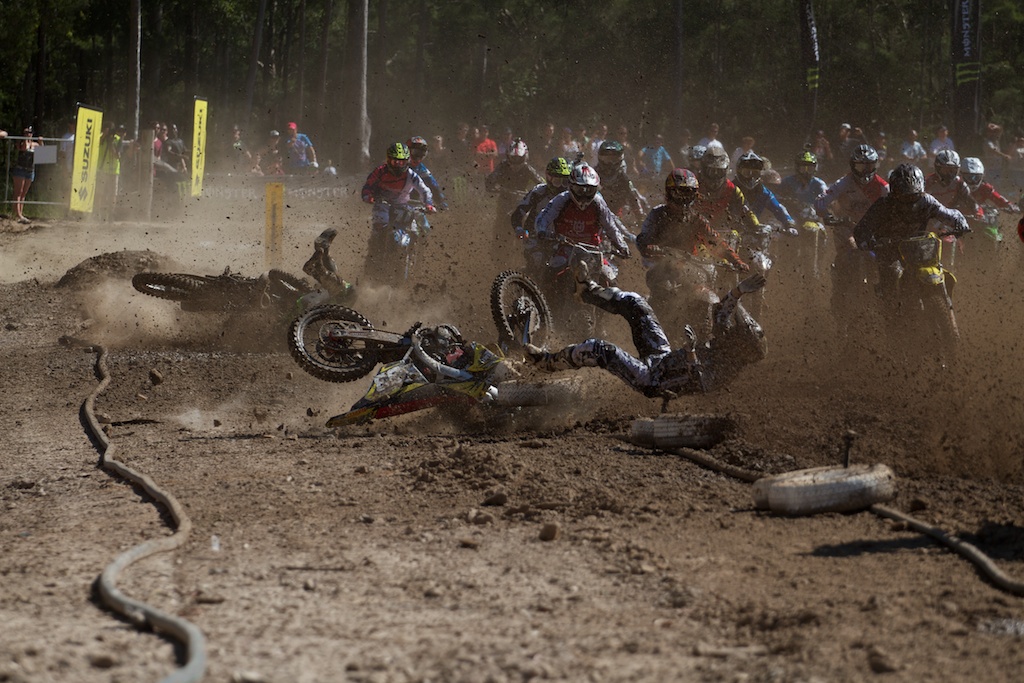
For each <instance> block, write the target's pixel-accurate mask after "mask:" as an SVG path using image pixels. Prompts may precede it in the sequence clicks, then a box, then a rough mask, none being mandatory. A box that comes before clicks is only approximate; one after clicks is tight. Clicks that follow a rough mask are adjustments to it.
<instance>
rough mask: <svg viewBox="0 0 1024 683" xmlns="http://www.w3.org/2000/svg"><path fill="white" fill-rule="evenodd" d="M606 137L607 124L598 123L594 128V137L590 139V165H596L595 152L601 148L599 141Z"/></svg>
mask: <svg viewBox="0 0 1024 683" xmlns="http://www.w3.org/2000/svg"><path fill="white" fill-rule="evenodd" d="M607 139H608V124H607V123H599V124H597V127H596V128H594V137H593V138H592V139H591V140H590V149H589V153H590V165H591V166H594V167H596V166H597V153H598V150H600V149H601V143H602V142H604V141H605V140H607Z"/></svg>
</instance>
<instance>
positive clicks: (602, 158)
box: [597, 140, 626, 168]
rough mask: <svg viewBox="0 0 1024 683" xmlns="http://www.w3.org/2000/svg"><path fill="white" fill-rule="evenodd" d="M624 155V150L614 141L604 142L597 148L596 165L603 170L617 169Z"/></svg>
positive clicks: (620, 144) (619, 143)
mask: <svg viewBox="0 0 1024 683" xmlns="http://www.w3.org/2000/svg"><path fill="white" fill-rule="evenodd" d="M625 155H626V148H625V147H623V146H622V143H621V142H617V141H616V140H605V141H604V142H602V143H601V146H600V147H598V148H597V164H598V166H601V167H603V168H618V167H619V165H620V164H622V159H623V157H624V156H625Z"/></svg>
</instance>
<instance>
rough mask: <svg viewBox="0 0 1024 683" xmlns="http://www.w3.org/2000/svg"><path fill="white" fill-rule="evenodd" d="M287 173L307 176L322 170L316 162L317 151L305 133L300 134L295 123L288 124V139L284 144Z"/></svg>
mask: <svg viewBox="0 0 1024 683" xmlns="http://www.w3.org/2000/svg"><path fill="white" fill-rule="evenodd" d="M284 149H285V153H284V157H285V158H284V163H285V172H286V173H293V174H296V175H305V174H307V173H310V172H311V171H315V170H316V169H318V168H320V164H318V163H317V161H316V149H315V148H314V147H313V143H312V142H311V141H310V139H309V137H307V136H306V134H305V133H300V132H299V126H298V124H296V123H295V122H294V121H292V122H291V123H289V124H288V139H287V140H286V141H285V143H284Z"/></svg>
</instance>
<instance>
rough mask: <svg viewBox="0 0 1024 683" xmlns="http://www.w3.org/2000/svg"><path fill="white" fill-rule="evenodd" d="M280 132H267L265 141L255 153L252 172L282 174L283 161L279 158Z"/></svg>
mask: <svg viewBox="0 0 1024 683" xmlns="http://www.w3.org/2000/svg"><path fill="white" fill-rule="evenodd" d="M280 143H281V134H280V133H279V132H277V131H276V130H272V131H270V133H268V134H267V142H266V144H264V145H263V148H262V149H260V151H259V152H257V153H256V163H255V165H254V166H253V169H252V171H253V173H255V174H256V175H283V174H284V163H283V160H282V158H281V145H280Z"/></svg>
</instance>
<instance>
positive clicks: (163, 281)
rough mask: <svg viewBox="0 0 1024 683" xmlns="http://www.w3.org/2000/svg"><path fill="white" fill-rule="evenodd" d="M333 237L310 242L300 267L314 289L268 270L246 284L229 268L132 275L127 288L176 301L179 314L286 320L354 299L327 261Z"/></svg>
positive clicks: (328, 234) (327, 233)
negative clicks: (265, 314) (269, 313)
mask: <svg viewBox="0 0 1024 683" xmlns="http://www.w3.org/2000/svg"><path fill="white" fill-rule="evenodd" d="M336 235H337V230H335V229H334V228H328V229H327V230H325V231H323V232H322V233H321V234H320V235H319V236H318V237H317V238H316V240H315V241H314V253H313V256H312V257H310V259H309V260H308V261H307V262H306V264H305V265H304V266H303V271H304V272H305V273H306V274H307V275H310V276H311V277H313V278H314V279H315V280H316V282H317V285H318V287H316V288H314V287H311V286H310V285H309V283H308V282H307V281H306V280H305V278H299V277H296V276H294V275H291V274H289V273H286V272H284V271H282V270H274V269H272V270H270V272H268V273H266V274H264V275H261V276H259V277H255V278H251V277H245V276H242V275H239V274H238V273H232V272H231V269H230V267H229V268H225V269H224V272H223V273H221V274H220V275H189V274H185V273H137V274H136V275H135V276H134V277H132V286H133V287H134V288H135V289H137V290H138V291H140V292H142V293H143V294H148V295H150V296H155V297H157V298H159V299H167V300H170V301H177V302H179V305H180V306H181V310H183V311H207V312H221V313H240V312H250V311H260V310H267V309H271V310H276V311H277V312H278V313H280V314H282V315H290V314H292V313H293V312H294V311H295V310H296V308H298V309H300V310H301V309H304V308H307V307H309V306H312V305H315V304H318V303H322V302H325V301H327V300H333V301H347V300H350V299H352V298H353V297H354V295H355V292H354V289H353V287H352V285H350V284H349V283H347V282H345V281H344V280H343V279H342V278H341V276H340V275H338V270H337V266H336V265H335V264H334V260H333V259H332V258H331V257H330V245H331V242H332V241H333V240H334V237H335V236H336Z"/></svg>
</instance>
